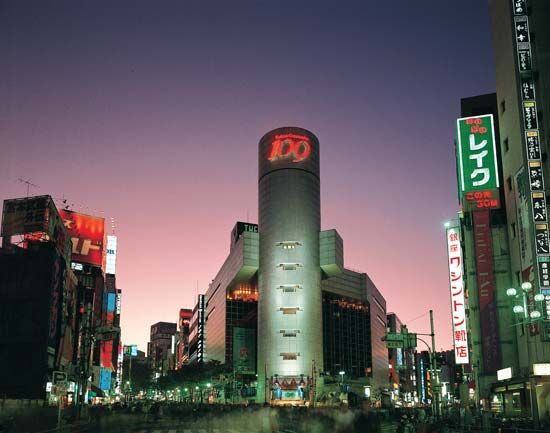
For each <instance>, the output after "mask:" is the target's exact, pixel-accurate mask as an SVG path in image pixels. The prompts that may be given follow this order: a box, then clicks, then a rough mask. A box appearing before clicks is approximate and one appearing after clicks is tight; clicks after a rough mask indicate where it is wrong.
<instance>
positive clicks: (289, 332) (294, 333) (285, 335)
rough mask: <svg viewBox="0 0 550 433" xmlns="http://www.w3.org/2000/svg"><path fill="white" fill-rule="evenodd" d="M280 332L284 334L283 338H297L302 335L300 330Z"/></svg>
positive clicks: (283, 330)
mask: <svg viewBox="0 0 550 433" xmlns="http://www.w3.org/2000/svg"><path fill="white" fill-rule="evenodd" d="M279 332H280V333H281V334H283V337H296V335H297V334H299V333H300V330H299V329H281V330H280V331H279Z"/></svg>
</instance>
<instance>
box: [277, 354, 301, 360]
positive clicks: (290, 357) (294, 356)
mask: <svg viewBox="0 0 550 433" xmlns="http://www.w3.org/2000/svg"><path fill="white" fill-rule="evenodd" d="M281 356H282V357H283V361H292V360H295V359H298V356H300V353H296V352H281Z"/></svg>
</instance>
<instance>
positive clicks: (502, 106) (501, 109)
mask: <svg viewBox="0 0 550 433" xmlns="http://www.w3.org/2000/svg"><path fill="white" fill-rule="evenodd" d="M505 111H506V101H505V100H504V99H503V100H502V101H500V112H501V113H504V112H505Z"/></svg>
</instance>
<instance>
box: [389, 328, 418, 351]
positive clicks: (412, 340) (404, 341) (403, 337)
mask: <svg viewBox="0 0 550 433" xmlns="http://www.w3.org/2000/svg"><path fill="white" fill-rule="evenodd" d="M416 340H417V338H416V334H415V333H409V332H407V333H400V334H398V333H395V332H389V333H387V334H386V336H385V337H384V338H383V341H385V342H386V347H387V348H388V349H399V348H404V349H413V348H415V347H416V345H417V341H416Z"/></svg>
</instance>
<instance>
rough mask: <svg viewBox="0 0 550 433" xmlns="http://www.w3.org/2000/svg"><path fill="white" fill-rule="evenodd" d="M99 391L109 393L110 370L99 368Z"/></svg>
mask: <svg viewBox="0 0 550 433" xmlns="http://www.w3.org/2000/svg"><path fill="white" fill-rule="evenodd" d="M99 389H101V390H102V391H109V390H110V389H111V370H109V369H108V368H103V367H101V370H100V371H99Z"/></svg>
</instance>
